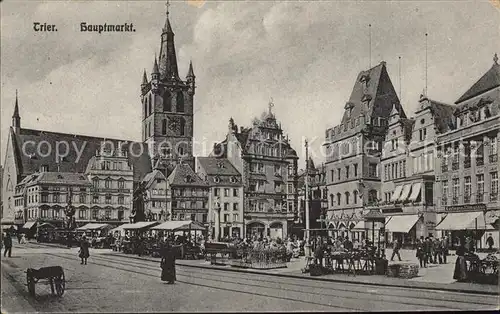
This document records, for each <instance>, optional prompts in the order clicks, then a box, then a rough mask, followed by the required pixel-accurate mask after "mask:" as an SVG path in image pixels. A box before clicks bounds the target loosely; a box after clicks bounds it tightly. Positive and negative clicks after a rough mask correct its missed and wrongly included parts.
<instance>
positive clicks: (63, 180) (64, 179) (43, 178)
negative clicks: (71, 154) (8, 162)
mask: <svg viewBox="0 0 500 314" xmlns="http://www.w3.org/2000/svg"><path fill="white" fill-rule="evenodd" d="M28 178H31V180H29V179H28V181H27V182H26V183H27V185H36V184H64V185H89V186H90V185H92V184H91V183H90V181H89V180H88V178H87V177H86V176H85V175H83V174H81V173H74V172H38V173H35V174H33V175H31V176H28ZM23 181H24V180H23Z"/></svg>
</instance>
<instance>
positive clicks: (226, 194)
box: [224, 189, 229, 197]
mask: <svg viewBox="0 0 500 314" xmlns="http://www.w3.org/2000/svg"><path fill="white" fill-rule="evenodd" d="M224 197H229V189H224Z"/></svg>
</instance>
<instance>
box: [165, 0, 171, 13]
mask: <svg viewBox="0 0 500 314" xmlns="http://www.w3.org/2000/svg"><path fill="white" fill-rule="evenodd" d="M165 6H166V7H167V16H168V15H169V14H170V12H169V9H170V0H167V3H165Z"/></svg>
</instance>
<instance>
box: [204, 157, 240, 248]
mask: <svg viewBox="0 0 500 314" xmlns="http://www.w3.org/2000/svg"><path fill="white" fill-rule="evenodd" d="M197 173H198V175H199V176H200V178H201V179H202V180H204V181H205V182H207V184H208V185H209V186H210V194H209V200H208V208H209V210H208V223H209V225H210V229H209V234H210V236H211V238H212V239H220V238H224V237H234V238H238V237H243V236H244V234H245V230H244V228H245V224H244V220H243V206H244V203H243V193H244V192H243V181H242V179H241V174H240V173H239V171H238V170H237V169H236V167H234V166H233V164H231V162H230V161H229V160H228V159H227V158H223V157H198V158H197Z"/></svg>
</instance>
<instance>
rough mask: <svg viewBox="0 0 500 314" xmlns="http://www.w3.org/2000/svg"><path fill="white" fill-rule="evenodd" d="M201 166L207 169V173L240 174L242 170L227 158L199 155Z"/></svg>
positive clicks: (220, 174)
mask: <svg viewBox="0 0 500 314" xmlns="http://www.w3.org/2000/svg"><path fill="white" fill-rule="evenodd" d="M197 159H198V162H199V163H200V166H201V167H203V169H205V172H206V174H207V175H219V176H240V175H241V174H240V172H239V171H238V170H237V169H236V168H235V167H234V166H233V164H232V163H231V162H230V161H229V159H227V158H216V157H198V158H197Z"/></svg>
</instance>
